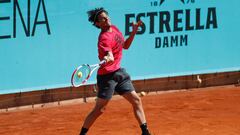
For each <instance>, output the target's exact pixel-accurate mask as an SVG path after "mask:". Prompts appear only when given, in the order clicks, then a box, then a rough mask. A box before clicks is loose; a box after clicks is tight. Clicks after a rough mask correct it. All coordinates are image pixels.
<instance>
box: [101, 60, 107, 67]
mask: <svg viewBox="0 0 240 135" xmlns="http://www.w3.org/2000/svg"><path fill="white" fill-rule="evenodd" d="M106 62H107V61H106V60H102V61H100V63H99V66H101V65H102V64H104V63H106Z"/></svg>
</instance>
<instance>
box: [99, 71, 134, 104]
mask: <svg viewBox="0 0 240 135" xmlns="http://www.w3.org/2000/svg"><path fill="white" fill-rule="evenodd" d="M97 86H98V94H97V97H98V98H102V99H107V100H108V99H111V98H112V95H113V94H114V92H117V93H118V94H120V95H122V94H124V93H126V92H131V91H134V90H135V89H134V87H133V84H132V81H131V78H130V76H129V74H128V73H127V72H126V70H125V69H124V68H120V69H118V70H117V71H115V72H113V73H109V74H106V75H97Z"/></svg>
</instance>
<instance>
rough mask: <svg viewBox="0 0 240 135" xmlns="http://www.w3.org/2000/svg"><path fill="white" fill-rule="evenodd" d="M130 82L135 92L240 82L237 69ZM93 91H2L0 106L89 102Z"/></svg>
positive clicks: (89, 87)
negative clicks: (72, 101)
mask: <svg viewBox="0 0 240 135" xmlns="http://www.w3.org/2000/svg"><path fill="white" fill-rule="evenodd" d="M133 85H134V87H135V89H136V91H137V93H140V92H142V91H144V92H146V93H148V92H158V91H168V90H191V89H193V88H204V87H212V86H223V85H235V86H236V87H237V86H240V71H234V72H221V73H211V74H193V75H187V76H173V77H171V76H169V77H164V78H154V79H143V80H134V81H133ZM96 93H97V87H96V84H91V85H84V86H81V87H78V88H74V87H66V88H56V89H46V90H37V91H31V92H19V93H11V94H2V95H0V109H1V110H6V111H8V109H10V108H13V107H20V106H29V105H31V106H32V108H34V106H35V105H39V104H42V107H43V105H44V104H48V103H53V102H55V103H57V104H59V105H60V103H61V101H65V100H70V99H82V102H88V99H90V98H92V97H95V96H96Z"/></svg>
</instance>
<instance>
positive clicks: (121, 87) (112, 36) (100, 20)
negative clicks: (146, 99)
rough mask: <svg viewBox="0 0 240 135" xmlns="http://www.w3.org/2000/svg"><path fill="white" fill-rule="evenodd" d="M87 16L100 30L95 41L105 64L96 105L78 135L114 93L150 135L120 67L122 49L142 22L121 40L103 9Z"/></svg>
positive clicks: (134, 94)
mask: <svg viewBox="0 0 240 135" xmlns="http://www.w3.org/2000/svg"><path fill="white" fill-rule="evenodd" d="M87 13H88V17H89V18H88V20H89V21H90V22H91V23H92V24H93V25H94V26H96V27H97V28H99V29H101V33H100V34H99V38H98V57H99V59H100V61H102V60H105V61H106V62H105V63H104V64H102V65H101V66H100V68H99V69H98V72H97V86H98V88H99V90H98V94H97V97H98V98H97V101H96V105H95V107H94V108H93V110H92V111H91V112H90V113H89V114H88V116H87V117H86V119H85V121H84V123H83V126H82V129H81V132H80V135H86V134H87V131H88V129H89V128H90V127H91V126H92V124H93V123H94V122H95V120H96V119H97V118H98V117H99V116H100V115H101V114H102V113H103V112H104V109H105V107H106V105H107V104H108V102H109V101H110V99H111V98H112V95H113V94H114V92H117V93H118V94H120V95H122V96H123V97H124V98H125V99H126V100H127V101H129V102H130V103H131V105H132V107H133V111H134V115H135V117H136V119H137V121H138V123H139V125H140V128H141V130H142V135H150V133H149V130H148V128H147V123H146V118H145V114H144V110H143V107H142V102H141V99H140V97H139V96H138V94H137V93H136V92H135V89H134V87H133V85H132V82H131V79H130V76H129V74H128V73H127V72H126V70H125V69H124V68H121V67H120V63H121V59H122V50H123V49H128V48H129V47H130V45H131V43H132V41H133V39H134V36H135V35H136V33H137V30H138V27H139V26H140V25H141V24H142V22H141V21H139V22H137V23H136V24H135V23H133V25H132V28H133V29H132V32H131V34H130V36H129V37H128V38H127V39H126V40H124V37H123V35H122V33H121V32H120V31H119V30H118V28H117V27H116V26H114V25H112V24H111V22H110V18H109V16H108V12H107V11H106V10H105V9H104V8H95V9H93V10H90V11H88V12H87Z"/></svg>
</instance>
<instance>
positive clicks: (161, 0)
mask: <svg viewBox="0 0 240 135" xmlns="http://www.w3.org/2000/svg"><path fill="white" fill-rule="evenodd" d="M164 1H165V0H160V5H162V3H163V2H164ZM180 1H181V2H182V3H183V4H184V0H180Z"/></svg>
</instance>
